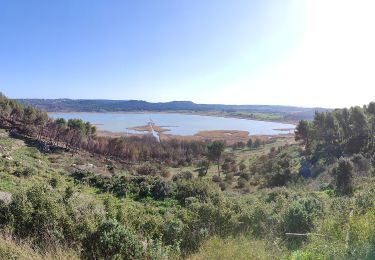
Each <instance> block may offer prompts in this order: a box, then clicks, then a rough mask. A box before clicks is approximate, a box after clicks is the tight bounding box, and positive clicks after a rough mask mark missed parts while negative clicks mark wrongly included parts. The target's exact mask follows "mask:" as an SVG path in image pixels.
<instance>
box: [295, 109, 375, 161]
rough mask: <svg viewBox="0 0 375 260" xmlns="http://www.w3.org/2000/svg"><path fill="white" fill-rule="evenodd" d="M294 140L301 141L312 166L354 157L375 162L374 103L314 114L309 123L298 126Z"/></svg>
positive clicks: (301, 123)
mask: <svg viewBox="0 0 375 260" xmlns="http://www.w3.org/2000/svg"><path fill="white" fill-rule="evenodd" d="M295 139H296V140H297V141H302V143H303V144H304V146H305V150H306V155H307V156H308V157H309V158H310V159H311V161H312V162H313V163H314V162H317V161H319V160H326V161H327V162H329V161H332V160H335V159H337V158H340V157H345V156H350V155H353V154H362V155H364V156H365V157H368V158H370V159H371V160H372V161H374V154H375V102H371V103H370V104H368V105H367V106H363V107H352V108H350V109H346V108H344V109H336V110H334V111H332V112H323V113H320V112H317V113H316V114H315V117H314V120H313V121H312V122H308V121H304V120H302V121H300V122H299V124H298V126H297V128H296V132H295Z"/></svg>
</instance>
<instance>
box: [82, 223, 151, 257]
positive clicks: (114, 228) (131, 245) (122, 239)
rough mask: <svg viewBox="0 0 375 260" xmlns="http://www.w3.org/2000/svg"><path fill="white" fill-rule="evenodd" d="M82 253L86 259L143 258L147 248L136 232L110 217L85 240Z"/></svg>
mask: <svg viewBox="0 0 375 260" xmlns="http://www.w3.org/2000/svg"><path fill="white" fill-rule="evenodd" d="M82 254H83V255H82V256H83V258H85V259H142V258H143V257H144V256H145V250H144V247H143V245H142V243H141V241H140V240H139V238H138V237H137V236H136V235H135V234H134V232H132V231H130V230H128V229H126V228H125V227H124V226H123V225H121V224H120V223H118V222H117V221H116V220H112V219H108V220H106V221H104V222H103V223H102V224H101V225H100V226H99V228H98V230H97V231H95V232H94V233H92V234H91V235H89V236H88V237H87V238H86V239H85V240H84V242H83V253H82Z"/></svg>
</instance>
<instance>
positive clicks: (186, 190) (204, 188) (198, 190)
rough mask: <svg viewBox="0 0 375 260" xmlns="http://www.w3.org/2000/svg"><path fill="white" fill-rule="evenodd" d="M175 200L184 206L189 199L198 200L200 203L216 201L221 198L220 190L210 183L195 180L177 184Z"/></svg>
mask: <svg viewBox="0 0 375 260" xmlns="http://www.w3.org/2000/svg"><path fill="white" fill-rule="evenodd" d="M176 184H177V185H176V191H175V198H176V199H177V200H178V201H179V202H180V203H182V204H185V199H187V198H189V197H194V198H197V199H198V200H199V201H202V202H203V201H208V200H215V199H217V198H218V197H219V193H218V190H217V189H216V188H215V187H214V186H213V185H212V184H211V183H210V182H208V181H203V180H200V179H193V180H190V181H187V180H182V181H178V182H176Z"/></svg>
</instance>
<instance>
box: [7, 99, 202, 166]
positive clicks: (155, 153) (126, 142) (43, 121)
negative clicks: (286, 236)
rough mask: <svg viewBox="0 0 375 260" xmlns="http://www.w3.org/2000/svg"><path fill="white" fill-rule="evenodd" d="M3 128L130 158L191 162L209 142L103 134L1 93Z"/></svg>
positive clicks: (61, 144)
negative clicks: (114, 136)
mask: <svg viewBox="0 0 375 260" xmlns="http://www.w3.org/2000/svg"><path fill="white" fill-rule="evenodd" d="M0 127H2V128H6V129H8V130H9V131H11V132H12V133H15V134H21V135H26V136H29V137H33V138H36V139H37V140H39V141H40V142H41V143H43V144H48V145H50V146H55V147H61V148H65V149H69V150H70V151H72V152H76V151H78V150H80V149H84V150H86V151H88V152H91V153H95V154H100V155H104V156H106V157H115V158H117V159H121V160H126V161H146V160H147V161H162V162H165V163H167V164H172V165H184V164H190V163H191V161H192V160H193V159H194V158H197V157H199V156H200V155H202V154H203V153H205V151H206V149H207V145H206V143H203V142H186V141H178V140H170V141H164V142H162V143H159V142H158V141H157V140H156V139H155V138H154V137H152V136H146V135H145V136H143V137H135V136H134V137H119V138H110V137H100V136H97V135H96V127H95V126H93V125H92V124H90V123H89V122H84V121H82V120H81V119H69V120H68V121H66V120H65V119H63V118H58V119H55V120H54V119H52V118H49V117H48V115H47V113H45V112H43V111H41V110H39V109H36V108H34V107H32V106H28V105H23V104H21V103H19V102H17V101H15V100H11V99H8V98H7V97H5V96H4V95H2V94H0Z"/></svg>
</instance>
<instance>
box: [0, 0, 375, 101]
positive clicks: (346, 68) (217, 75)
mask: <svg viewBox="0 0 375 260" xmlns="http://www.w3.org/2000/svg"><path fill="white" fill-rule="evenodd" d="M374 13H375V1H373V0H356V1H352V0H350V1H349V0H310V1H308V0H306V1H304V0H258V1H252V0H225V1H224V0H205V1H201V0H158V1H154V0H147V1H146V0H136V1H127V0H64V1H50V0H33V1H30V0H0V91H1V92H3V93H4V94H5V95H7V96H8V97H11V98H73V99H123V100H128V99H139V100H147V101H151V102H165V101H172V100H190V101H193V102H196V103H208V104H213V103H221V104H269V105H295V106H305V107H318V106H319V107H329V108H334V107H347V106H353V105H363V104H366V103H369V102H370V101H374V100H375V29H374V28H375V15H373V14H374Z"/></svg>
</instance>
